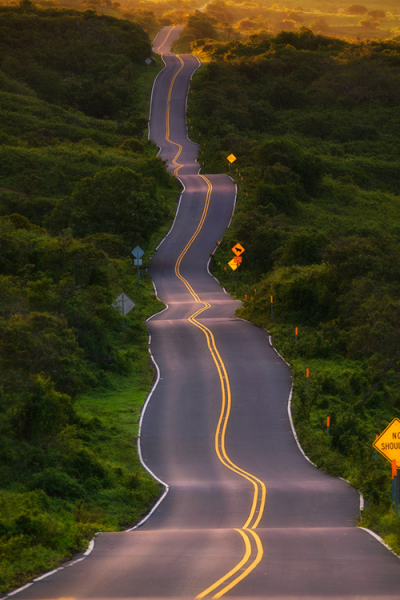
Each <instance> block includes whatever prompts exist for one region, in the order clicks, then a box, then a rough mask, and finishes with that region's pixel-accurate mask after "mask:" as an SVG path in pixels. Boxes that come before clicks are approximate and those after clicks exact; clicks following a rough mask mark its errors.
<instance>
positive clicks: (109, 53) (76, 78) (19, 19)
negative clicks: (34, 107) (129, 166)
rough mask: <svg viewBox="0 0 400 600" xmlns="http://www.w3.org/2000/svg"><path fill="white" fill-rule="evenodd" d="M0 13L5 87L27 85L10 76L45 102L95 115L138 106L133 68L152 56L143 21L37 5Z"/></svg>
mask: <svg viewBox="0 0 400 600" xmlns="http://www.w3.org/2000/svg"><path fill="white" fill-rule="evenodd" d="M0 15H1V19H0V22H1V26H0V31H1V39H2V60H1V69H2V71H3V73H4V74H5V75H4V76H3V79H1V78H0V85H1V87H2V89H3V90H4V91H11V92H17V93H18V89H24V88H16V87H15V85H14V86H13V85H11V84H10V83H8V82H9V79H7V78H12V79H13V80H16V81H17V82H18V83H19V84H21V86H22V85H25V86H27V87H28V88H30V89H31V90H34V91H35V92H36V93H37V95H38V96H39V97H40V98H42V99H43V100H47V101H48V102H52V103H56V104H63V105H66V104H67V105H70V106H74V107H77V108H79V110H82V111H83V112H85V113H86V114H88V115H92V116H93V117H97V118H101V117H104V116H105V115H108V116H114V115H115V114H116V113H117V112H118V111H120V110H122V109H124V110H126V109H127V108H128V109H132V108H134V105H135V67H136V66H137V65H142V64H143V62H144V61H145V59H146V58H147V57H148V56H150V55H151V45H150V40H149V38H148V36H147V34H146V33H145V32H144V31H143V29H142V28H141V27H140V26H139V25H137V24H136V23H132V22H130V21H125V20H118V19H114V18H112V17H107V16H100V15H96V14H95V13H94V12H92V11H86V12H85V13H79V12H77V11H74V10H72V9H61V10H60V9H58V10H57V9H46V10H43V9H40V8H36V7H35V6H33V5H32V7H29V9H28V12H26V9H25V7H21V8H19V9H18V8H14V7H12V8H11V7H0ZM16 31H17V32H18V34H17V35H16ZM60 39H62V44H60Z"/></svg>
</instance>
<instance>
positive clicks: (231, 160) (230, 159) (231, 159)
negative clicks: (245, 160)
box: [226, 154, 236, 164]
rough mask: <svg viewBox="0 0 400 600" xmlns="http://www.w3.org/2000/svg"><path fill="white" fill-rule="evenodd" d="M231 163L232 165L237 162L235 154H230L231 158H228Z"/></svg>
mask: <svg viewBox="0 0 400 600" xmlns="http://www.w3.org/2000/svg"><path fill="white" fill-rule="evenodd" d="M226 158H227V159H228V160H229V162H230V163H231V164H232V163H233V162H235V160H236V156H235V155H234V154H230V155H229V156H227V157H226Z"/></svg>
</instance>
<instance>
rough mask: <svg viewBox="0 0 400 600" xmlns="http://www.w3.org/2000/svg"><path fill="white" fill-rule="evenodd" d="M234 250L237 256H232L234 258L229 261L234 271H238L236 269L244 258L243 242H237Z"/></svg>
mask: <svg viewBox="0 0 400 600" xmlns="http://www.w3.org/2000/svg"><path fill="white" fill-rule="evenodd" d="M232 252H233V254H234V255H235V256H234V257H233V258H232V260H230V261H229V262H228V265H229V266H230V268H231V269H232V271H236V269H237V268H238V267H239V266H240V265H241V264H242V260H243V258H242V256H241V254H243V252H244V248H243V246H242V244H235V245H234V246H233V248H232Z"/></svg>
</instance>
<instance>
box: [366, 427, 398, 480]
mask: <svg viewBox="0 0 400 600" xmlns="http://www.w3.org/2000/svg"><path fill="white" fill-rule="evenodd" d="M372 445H373V447H374V448H375V450H378V452H380V453H381V454H382V456H384V457H385V458H386V459H387V460H388V461H389V462H392V461H394V460H395V461H396V465H397V468H398V469H400V421H399V419H393V421H392V422H391V423H390V424H389V425H388V426H387V427H386V429H385V431H383V432H382V433H381V435H380V436H379V437H377V438H376V440H375V442H374V443H373V444H372Z"/></svg>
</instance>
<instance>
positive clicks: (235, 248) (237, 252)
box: [232, 244, 244, 256]
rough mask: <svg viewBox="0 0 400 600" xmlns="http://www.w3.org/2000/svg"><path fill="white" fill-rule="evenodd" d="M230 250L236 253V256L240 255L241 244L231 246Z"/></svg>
mask: <svg viewBox="0 0 400 600" xmlns="http://www.w3.org/2000/svg"><path fill="white" fill-rule="evenodd" d="M232 252H233V254H236V256H240V255H241V254H243V252H244V248H243V246H242V244H236V246H233V248H232Z"/></svg>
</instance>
